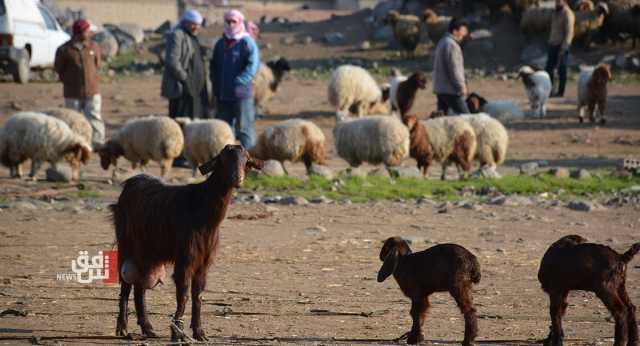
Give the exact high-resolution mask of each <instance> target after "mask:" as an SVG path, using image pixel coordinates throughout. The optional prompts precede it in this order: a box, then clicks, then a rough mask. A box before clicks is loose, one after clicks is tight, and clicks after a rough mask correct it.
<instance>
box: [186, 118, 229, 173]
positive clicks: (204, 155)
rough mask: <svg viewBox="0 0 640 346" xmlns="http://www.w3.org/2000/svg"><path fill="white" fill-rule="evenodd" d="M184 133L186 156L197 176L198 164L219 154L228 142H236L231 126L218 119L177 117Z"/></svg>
mask: <svg viewBox="0 0 640 346" xmlns="http://www.w3.org/2000/svg"><path fill="white" fill-rule="evenodd" d="M175 120H176V122H178V124H180V126H181V127H182V133H183V135H184V150H183V153H184V157H185V159H187V161H189V163H191V167H193V176H194V177H195V176H196V173H197V171H198V166H200V165H202V164H204V163H205V162H207V161H209V160H211V159H212V158H214V157H215V156H217V155H218V154H219V153H220V152H221V151H222V149H224V147H225V146H226V145H227V144H234V143H235V142H236V138H235V136H234V134H233V130H232V129H231V126H229V124H228V123H227V122H226V121H222V120H218V119H196V120H191V119H190V118H176V119H175Z"/></svg>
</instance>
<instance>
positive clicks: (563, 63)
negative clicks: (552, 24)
mask: <svg viewBox="0 0 640 346" xmlns="http://www.w3.org/2000/svg"><path fill="white" fill-rule="evenodd" d="M561 47H562V46H551V47H549V56H548V57H547V67H546V68H545V70H546V71H547V73H548V74H549V77H551V85H553V86H554V88H555V86H556V85H555V82H554V80H555V71H556V69H558V78H559V81H558V89H557V90H558V91H557V92H558V95H559V96H564V88H565V85H566V84H567V62H568V60H569V51H568V50H567V51H565V52H562V53H561V52H560V50H561Z"/></svg>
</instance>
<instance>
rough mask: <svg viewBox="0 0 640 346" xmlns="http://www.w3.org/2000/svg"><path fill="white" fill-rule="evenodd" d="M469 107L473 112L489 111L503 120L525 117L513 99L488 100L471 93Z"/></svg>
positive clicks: (488, 112) (468, 100)
mask: <svg viewBox="0 0 640 346" xmlns="http://www.w3.org/2000/svg"><path fill="white" fill-rule="evenodd" d="M467 107H468V108H469V112H471V113H473V114H476V113H480V112H483V113H487V114H489V115H490V116H492V117H493V118H496V119H498V120H500V121H502V122H508V121H513V120H521V119H524V112H523V111H522V109H520V107H519V106H518V105H517V104H516V103H515V102H513V101H511V100H494V101H488V100H487V99H485V98H484V97H482V96H480V95H478V94H476V93H471V95H469V97H467Z"/></svg>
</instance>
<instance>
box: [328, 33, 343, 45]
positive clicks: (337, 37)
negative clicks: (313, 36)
mask: <svg viewBox="0 0 640 346" xmlns="http://www.w3.org/2000/svg"><path fill="white" fill-rule="evenodd" d="M324 41H325V42H326V43H328V44H329V45H332V46H337V45H340V44H343V43H344V42H345V38H344V34H343V33H341V32H330V33H327V34H325V35H324Z"/></svg>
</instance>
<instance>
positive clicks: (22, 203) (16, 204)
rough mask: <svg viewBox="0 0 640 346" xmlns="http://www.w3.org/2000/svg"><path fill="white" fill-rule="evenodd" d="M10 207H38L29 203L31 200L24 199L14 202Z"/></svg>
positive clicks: (20, 208) (27, 208) (25, 208)
mask: <svg viewBox="0 0 640 346" xmlns="http://www.w3.org/2000/svg"><path fill="white" fill-rule="evenodd" d="M11 207H12V208H14V209H19V210H36V209H38V207H37V206H36V205H35V204H33V203H31V202H26V201H18V202H15V203H13V204H12V205H11Z"/></svg>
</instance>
